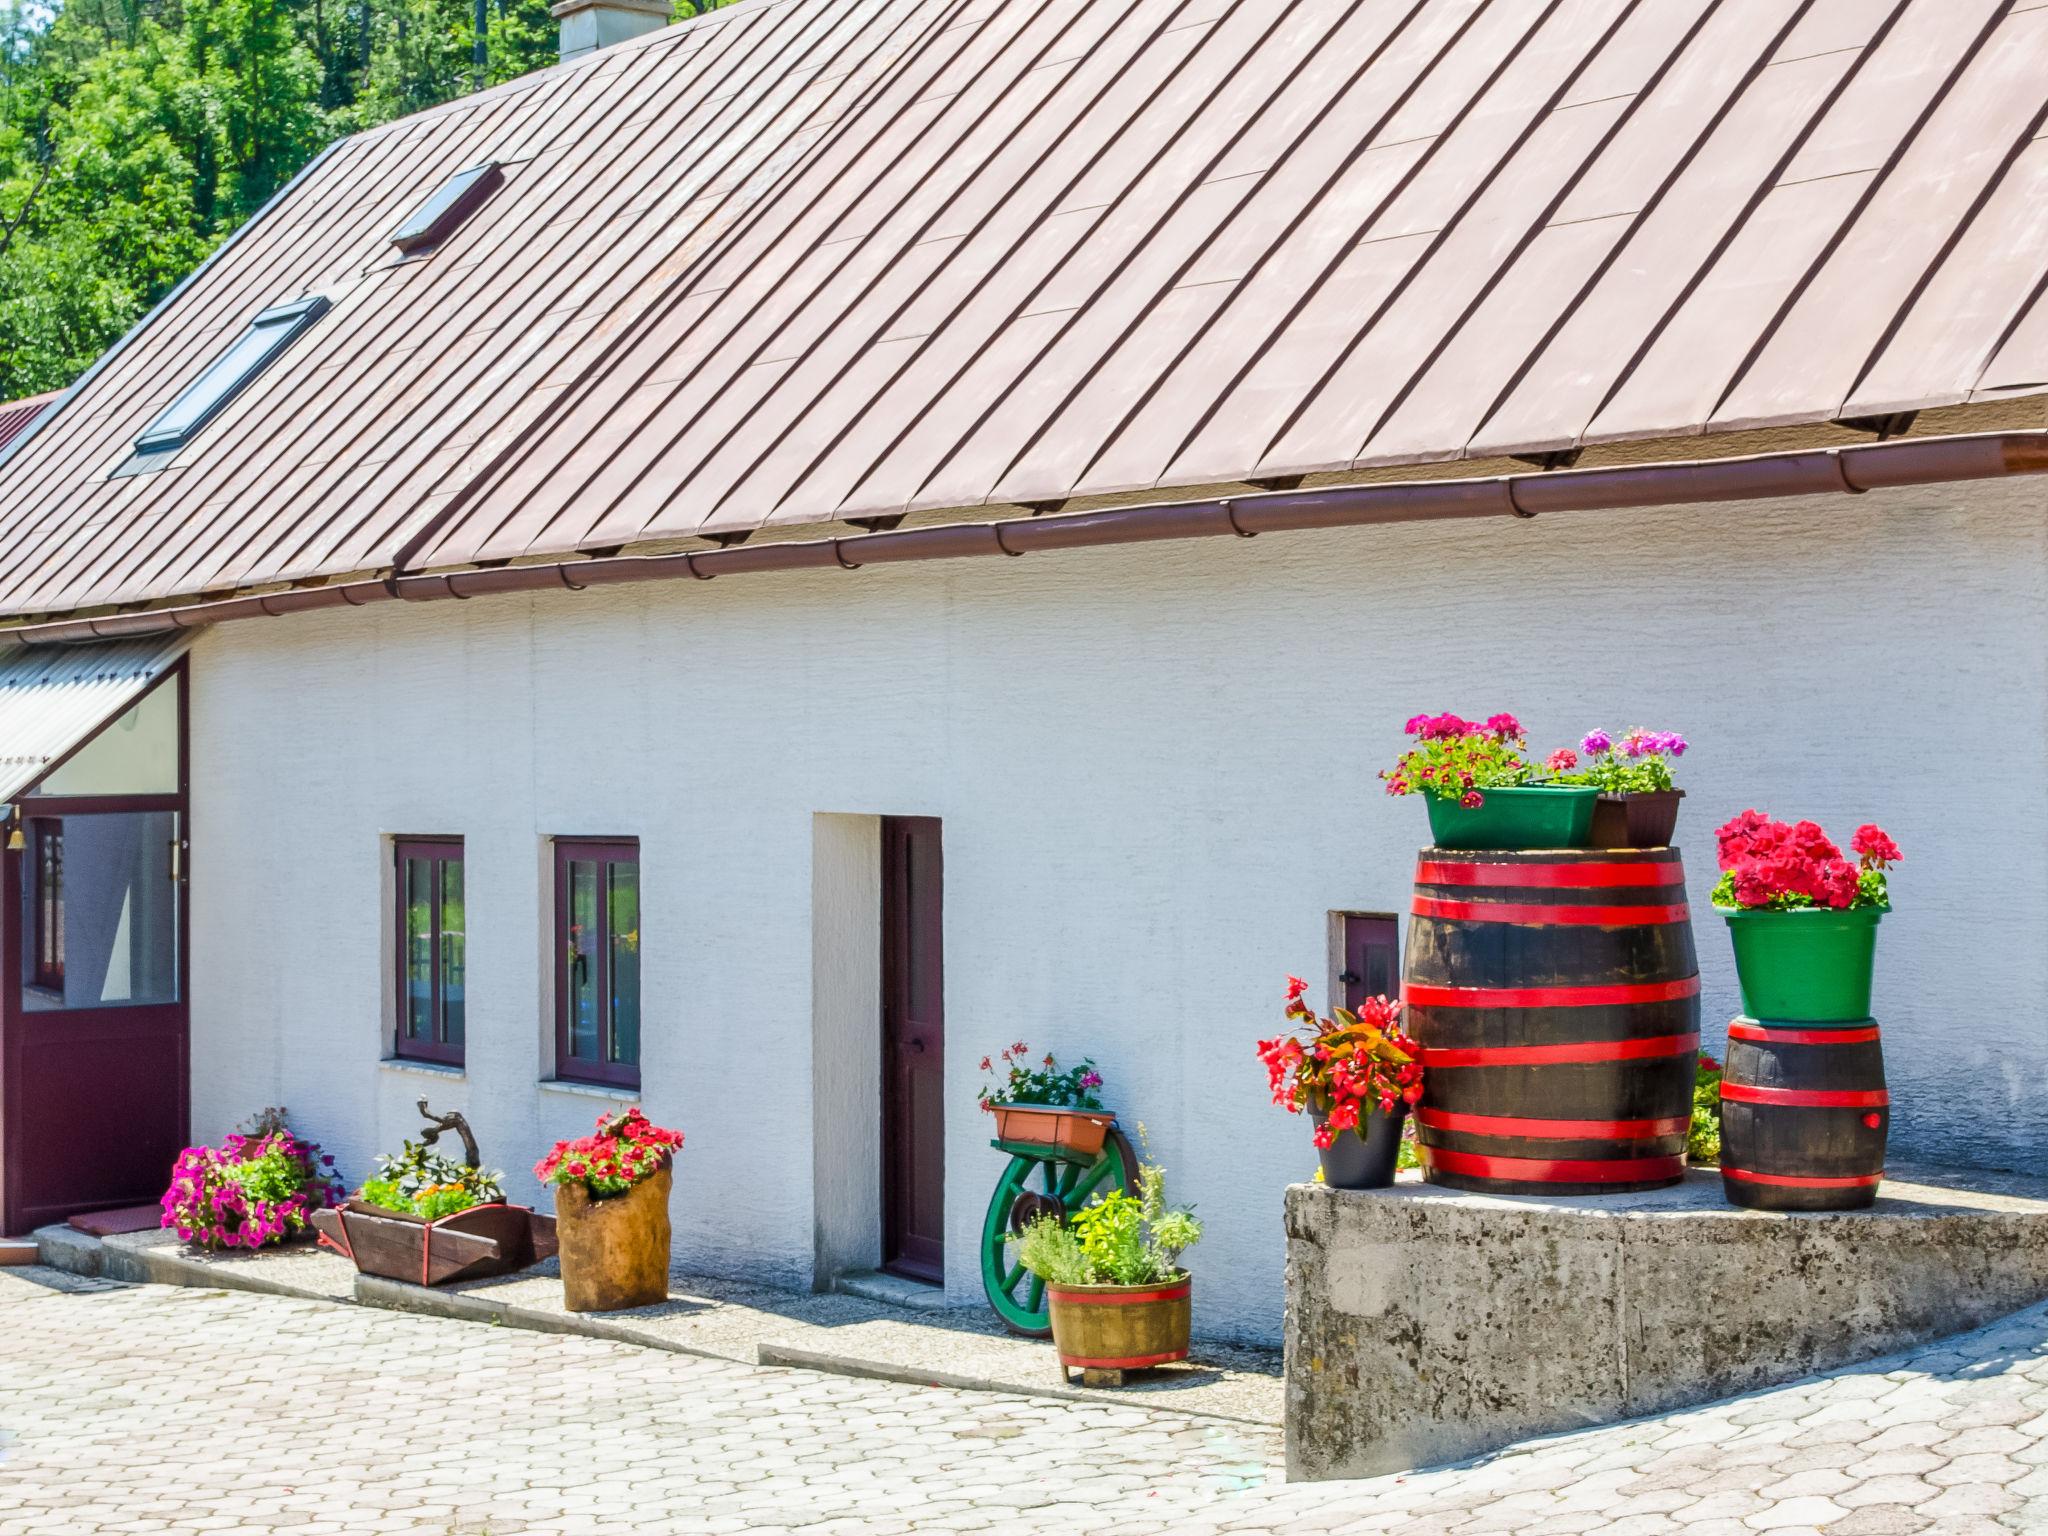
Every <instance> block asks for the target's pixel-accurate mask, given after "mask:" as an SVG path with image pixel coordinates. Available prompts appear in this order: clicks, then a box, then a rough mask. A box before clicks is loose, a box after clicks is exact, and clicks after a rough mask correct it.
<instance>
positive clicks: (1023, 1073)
mask: <svg viewBox="0 0 2048 1536" xmlns="http://www.w3.org/2000/svg"><path fill="white" fill-rule="evenodd" d="M1002 1062H1003V1064H1002V1065H1001V1066H1000V1067H999V1066H997V1065H996V1064H995V1062H994V1061H992V1060H990V1059H989V1058H988V1057H986V1056H984V1057H982V1058H981V1070H982V1071H983V1072H985V1073H987V1074H988V1078H989V1080H988V1081H987V1082H986V1083H983V1084H982V1086H981V1092H980V1093H979V1094H978V1095H977V1097H978V1098H979V1099H980V1100H981V1107H982V1108H983V1109H994V1108H995V1107H996V1106H997V1105H999V1104H1043V1105H1046V1106H1047V1107H1049V1108H1057V1109H1100V1108H1102V1099H1101V1097H1100V1096H1099V1095H1098V1094H1097V1093H1096V1091H1095V1090H1096V1089H1098V1088H1100V1087H1101V1086H1102V1074H1101V1073H1100V1072H1098V1071H1096V1070H1095V1063H1094V1061H1093V1060H1091V1059H1090V1058H1088V1057H1085V1056H1084V1057H1083V1058H1082V1059H1081V1064H1080V1065H1079V1066H1077V1067H1065V1068H1062V1067H1061V1066H1060V1064H1059V1061H1058V1059H1057V1058H1056V1057H1054V1055H1053V1054H1052V1052H1050V1051H1047V1052H1046V1053H1045V1057H1044V1059H1043V1060H1041V1061H1040V1062H1038V1064H1037V1065H1035V1066H1034V1065H1032V1064H1031V1047H1030V1046H1028V1045H1026V1044H1025V1043H1024V1042H1023V1041H1022V1040H1019V1041H1018V1042H1017V1043H1016V1044H1015V1045H1012V1046H1009V1047H1007V1048H1006V1049H1005V1050H1004V1051H1003V1052H1002Z"/></svg>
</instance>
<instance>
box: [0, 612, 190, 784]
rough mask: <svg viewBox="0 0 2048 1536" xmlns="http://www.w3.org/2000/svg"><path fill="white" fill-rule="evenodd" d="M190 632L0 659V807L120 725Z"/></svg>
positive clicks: (26, 651)
mask: <svg viewBox="0 0 2048 1536" xmlns="http://www.w3.org/2000/svg"><path fill="white" fill-rule="evenodd" d="M192 640H193V635H192V633H191V632H190V631H179V632H176V633H172V634H165V635H155V636H151V637H148V638H145V639H135V640H123V641H107V642H103V643H101V644H98V645H77V646H39V647H24V648H20V649H16V650H14V651H11V652H6V653H0V801H12V800H13V799H14V798H15V796H17V795H19V794H20V793H21V792H22V791H23V790H24V789H26V788H28V787H29V786H30V785H31V784H33V783H35V781H36V780H37V779H40V778H41V777H43V775H44V774H46V773H48V772H49V771H50V769H51V767H52V766H53V765H54V764H56V763H58V762H59V761H61V760H62V759H63V758H65V757H66V756H68V755H69V754H70V753H71V752H72V751H74V750H75V749H77V748H78V747H79V746H81V745H82V744H84V743H85V742H86V741H87V740H88V739H90V738H91V737H92V735H93V734H94V733H95V732H96V731H98V730H99V729H100V728H101V727H103V726H105V725H107V724H108V723H109V722H111V721H113V720H116V719H118V718H120V716H121V715H122V713H123V712H125V711H126V710H128V709H129V708H131V707H132V706H133V705H134V703H135V701H136V700H137V699H139V698H141V697H142V695H143V694H145V693H147V692H148V691H149V690H150V689H151V688H153V687H154V686H155V685H156V684H157V682H158V681H160V680H161V679H162V678H163V676H164V674H165V673H166V672H168V671H170V669H171V667H172V666H173V665H174V664H175V663H176V662H177V660H178V658H179V657H181V656H183V655H184V654H185V652H186V651H187V650H188V649H189V648H190V646H191V644H192Z"/></svg>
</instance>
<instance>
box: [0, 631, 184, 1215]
mask: <svg viewBox="0 0 2048 1536" xmlns="http://www.w3.org/2000/svg"><path fill="white" fill-rule="evenodd" d="M182 687H183V671H182V669H180V670H178V671H176V672H173V673H172V674H171V675H170V676H168V677H166V678H165V680H164V681H163V682H161V683H159V684H158V685H157V687H156V688H155V689H154V690H153V691H152V692H151V693H150V694H148V695H145V696H144V698H143V699H142V700H141V701H140V702H139V703H138V704H137V705H136V706H135V708H134V709H132V710H130V711H128V712H126V713H125V714H124V715H123V716H122V717H121V718H120V719H117V720H115V721H113V722H111V723H109V724H108V725H107V726H105V727H104V728H102V729H101V730H100V731H99V732H98V733H97V734H96V735H95V736H94V737H92V738H91V739H90V740H89V741H87V742H86V743H85V744H84V745H83V746H82V747H80V748H79V750H78V751H76V752H75V753H73V754H71V756H70V757H68V758H67V759H66V760H65V761H64V762H63V763H61V764H59V765H58V766H57V767H56V768H54V769H53V770H52V771H51V772H50V773H48V774H46V775H45V776H44V778H43V779H42V780H41V781H40V782H39V783H38V784H37V785H35V786H33V787H32V788H31V789H30V790H29V792H28V793H26V794H25V795H23V796H22V797H21V799H20V800H19V802H18V803H17V804H16V805H15V806H14V808H13V812H12V817H11V819H10V822H9V831H8V835H7V839H6V848H7V852H6V858H5V865H6V869H5V880H6V882H7V888H8V889H10V890H11V891H12V892H13V893H14V894H13V899H12V900H11V901H9V902H7V904H6V905H7V909H8V910H7V917H8V922H7V924H6V927H7V929H8V930H9V931H8V933H7V936H6V941H5V945H4V955H0V962H4V968H5V978H4V983H0V1001H4V1004H5V1011H4V1020H0V1033H4V1045H5V1049H4V1051H0V1142H4V1147H0V1231H6V1232H22V1231H27V1230H31V1229H33V1228H34V1227H37V1226H41V1225H43V1224H45V1223H48V1222H51V1221H57V1220H61V1219H63V1218H64V1217H66V1216H71V1215H76V1214H78V1213H79V1212H81V1211H86V1210H100V1209H107V1208H110V1207H120V1206H129V1205H142V1204H146V1203H151V1202H154V1201H155V1200H156V1199H157V1198H158V1197H160V1196H161V1195H162V1193H163V1191H164V1188H165V1185H166V1184H167V1182H168V1179H169V1175H170V1168H171V1164H172V1162H173V1161H174V1160H175V1159H176V1157H177V1154H178V1151H179V1149H180V1148H181V1147H182V1146H183V1145H184V1142H185V1132H186V1119H187V1102H188V1089H187V1071H188V1067H187V1060H186V1056H187V1042H186V1005H185V997H184V991H185V954H184V950H185V931H186V930H185V901H184V889H185V863H186V853H187V844H186V835H185V794H184V768H183V760H184V743H183V740H182V736H183V732H182V730H181V728H180V727H181V718H180V717H181V713H182V711H181V708H180V692H181V690H182Z"/></svg>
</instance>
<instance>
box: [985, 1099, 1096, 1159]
mask: <svg viewBox="0 0 2048 1536" xmlns="http://www.w3.org/2000/svg"><path fill="white" fill-rule="evenodd" d="M989 1113H990V1114H992V1115H994V1116H995V1117H996V1140H997V1141H1006V1142H1010V1143H1012V1144H1013V1145H1017V1146H1026V1147H1057V1148H1059V1149H1060V1150H1061V1151H1063V1152H1068V1153H1071V1154H1073V1155H1074V1156H1075V1157H1083V1158H1088V1159H1090V1160H1091V1161H1092V1160H1093V1159H1095V1158H1097V1157H1100V1156H1101V1155H1102V1144H1103V1142H1104V1141H1106V1140H1107V1139H1108V1138H1109V1129H1110V1127H1111V1126H1113V1125H1115V1124H1116V1116H1115V1115H1113V1114H1111V1113H1110V1112H1109V1111H1108V1110H1105V1109H1061V1108H1057V1107H1055V1106H1053V1105H1050V1104H991V1105H990V1106H989Z"/></svg>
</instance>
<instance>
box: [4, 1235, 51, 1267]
mask: <svg viewBox="0 0 2048 1536" xmlns="http://www.w3.org/2000/svg"><path fill="white" fill-rule="evenodd" d="M41 1262H42V1255H41V1254H39V1253H38V1252H36V1245H35V1244H34V1243H33V1242H31V1241H29V1239H27V1238H25V1237H0V1268H5V1267H7V1266H9V1265H21V1264H40V1263H41Z"/></svg>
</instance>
